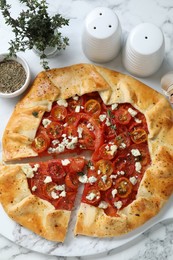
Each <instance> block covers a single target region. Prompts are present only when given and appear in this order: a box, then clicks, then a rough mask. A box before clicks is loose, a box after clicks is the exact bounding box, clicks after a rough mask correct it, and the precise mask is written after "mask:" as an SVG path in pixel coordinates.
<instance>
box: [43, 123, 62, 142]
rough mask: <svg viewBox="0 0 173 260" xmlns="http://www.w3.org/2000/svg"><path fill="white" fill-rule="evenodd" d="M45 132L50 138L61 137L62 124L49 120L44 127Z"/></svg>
mask: <svg viewBox="0 0 173 260" xmlns="http://www.w3.org/2000/svg"><path fill="white" fill-rule="evenodd" d="M46 132H47V134H48V136H49V137H50V138H51V139H57V138H59V137H61V135H62V132H63V126H62V125H61V124H60V123H58V122H53V121H52V122H51V123H50V124H49V125H48V126H47V127H46Z"/></svg>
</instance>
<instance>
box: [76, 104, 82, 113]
mask: <svg viewBox="0 0 173 260" xmlns="http://www.w3.org/2000/svg"><path fill="white" fill-rule="evenodd" d="M80 108H81V107H80V106H79V105H78V106H76V108H75V112H76V113H79V112H80Z"/></svg>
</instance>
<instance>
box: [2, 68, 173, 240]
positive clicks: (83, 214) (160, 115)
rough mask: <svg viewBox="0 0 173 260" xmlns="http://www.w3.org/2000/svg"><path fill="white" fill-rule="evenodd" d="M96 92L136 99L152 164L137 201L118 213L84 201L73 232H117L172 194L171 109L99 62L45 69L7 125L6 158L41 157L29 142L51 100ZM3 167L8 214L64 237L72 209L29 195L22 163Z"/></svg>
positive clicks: (112, 98)
mask: <svg viewBox="0 0 173 260" xmlns="http://www.w3.org/2000/svg"><path fill="white" fill-rule="evenodd" d="M94 91H98V92H99V94H100V96H101V98H102V100H103V102H104V103H105V104H109V105H110V104H113V103H125V102H127V103H130V104H132V105H133V106H134V107H135V108H136V109H138V110H139V111H140V112H142V113H143V114H144V115H145V117H146V120H147V125H148V130H149V135H148V147H149V153H150V157H151V165H150V167H149V168H148V169H147V170H146V172H145V174H144V177H143V179H142V181H141V184H140V186H139V189H138V192H137V197H136V200H134V201H133V203H131V204H129V205H128V206H127V207H125V208H124V209H122V210H118V214H119V216H118V217H110V216H107V215H106V214H105V213H104V211H103V210H102V209H99V208H96V207H93V206H90V205H87V204H85V203H82V204H81V205H80V209H79V212H78V217H77V223H76V227H75V234H82V235H88V236H98V237H107V236H116V235H121V234H125V233H127V232H129V231H131V230H133V229H134V228H136V227H139V226H140V225H142V224H143V223H145V222H146V221H147V220H149V219H150V218H151V217H153V216H155V215H156V214H157V213H158V212H159V211H160V209H161V208H162V207H163V205H164V204H165V202H166V201H167V200H168V198H169V197H170V196H171V194H172V193H173V110H172V108H171V106H170V104H169V103H168V101H167V100H166V99H165V98H164V97H163V96H162V95H161V94H159V93H158V92H156V91H155V90H153V89H151V88H149V87H148V86H146V85H145V84H143V83H141V82H140V81H138V80H136V79H134V78H132V77H130V76H127V75H124V74H121V73H119V72H115V71H111V70H109V69H106V68H103V67H99V66H95V65H89V64H77V65H73V66H69V67H66V68H60V69H53V70H48V71H45V72H41V73H40V74H39V75H38V76H37V77H36V79H35V81H34V83H33V85H32V87H31V88H30V90H29V92H28V93H27V94H26V95H25V97H24V98H23V99H22V100H21V101H20V102H19V103H18V104H17V105H16V107H15V110H14V112H13V114H12V116H11V118H10V120H9V122H8V124H7V127H6V129H5V132H4V135H3V160H4V161H11V160H16V159H21V158H28V157H33V156H37V153H36V152H34V151H33V150H32V148H31V143H32V141H33V139H34V137H35V134H36V131H37V128H38V126H39V124H40V121H41V119H42V116H43V114H44V112H45V111H50V109H51V106H52V103H53V101H55V100H58V99H67V98H69V97H72V96H75V95H79V96H80V95H83V94H85V93H90V92H94ZM35 115H37V116H35ZM0 172H1V175H0V200H1V202H2V205H3V207H4V208H5V210H6V212H7V214H8V215H9V216H10V217H12V218H13V219H14V220H16V221H17V222H19V223H20V224H22V225H24V226H25V227H27V228H29V229H31V230H33V231H34V232H36V233H37V234H39V235H41V236H43V237H45V238H47V239H50V240H57V241H63V239H64V235H65V232H66V231H65V229H66V226H67V223H68V221H69V217H70V213H69V212H68V211H59V210H55V209H54V207H53V206H52V205H51V204H50V203H48V202H46V201H43V200H41V199H39V198H36V197H35V196H33V195H31V193H30V191H29V189H28V187H27V184H26V177H25V175H24V174H23V173H22V171H21V169H20V166H19V165H15V166H1V167H0ZM9 189H10V193H9ZM88 216H90V217H88ZM62 219H63V226H62V225H61V223H62ZM64 221H65V222H64ZM64 223H65V224H64Z"/></svg>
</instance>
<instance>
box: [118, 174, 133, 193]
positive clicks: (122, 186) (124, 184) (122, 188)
mask: <svg viewBox="0 0 173 260" xmlns="http://www.w3.org/2000/svg"><path fill="white" fill-rule="evenodd" d="M115 188H116V189H117V196H118V197H120V198H127V197H128V196H129V195H130V194H131V192H132V184H131V182H130V181H129V179H127V178H126V177H120V178H119V179H117V180H116V184H115Z"/></svg>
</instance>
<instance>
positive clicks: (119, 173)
mask: <svg viewBox="0 0 173 260" xmlns="http://www.w3.org/2000/svg"><path fill="white" fill-rule="evenodd" d="M117 174H118V175H124V174H125V172H124V171H117Z"/></svg>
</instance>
